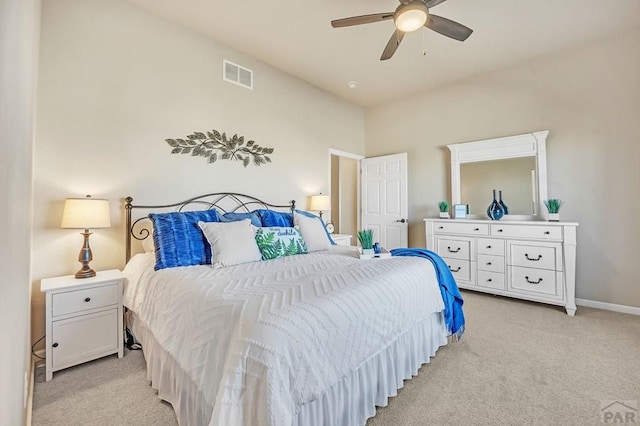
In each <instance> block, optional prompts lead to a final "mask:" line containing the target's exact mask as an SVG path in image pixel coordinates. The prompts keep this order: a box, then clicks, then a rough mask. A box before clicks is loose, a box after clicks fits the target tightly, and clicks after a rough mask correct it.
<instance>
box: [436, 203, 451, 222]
mask: <svg viewBox="0 0 640 426" xmlns="http://www.w3.org/2000/svg"><path fill="white" fill-rule="evenodd" d="M438 208H439V209H440V219H449V203H448V202H446V201H440V202H439V203H438Z"/></svg>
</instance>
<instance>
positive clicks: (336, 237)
mask: <svg viewBox="0 0 640 426" xmlns="http://www.w3.org/2000/svg"><path fill="white" fill-rule="evenodd" d="M331 238H333V241H334V242H335V243H336V244H337V245H339V246H350V245H351V235H349V234H331Z"/></svg>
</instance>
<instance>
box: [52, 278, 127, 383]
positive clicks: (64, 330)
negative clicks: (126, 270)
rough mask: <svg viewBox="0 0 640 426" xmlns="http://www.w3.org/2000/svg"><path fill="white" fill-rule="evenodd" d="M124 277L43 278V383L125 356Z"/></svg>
mask: <svg viewBox="0 0 640 426" xmlns="http://www.w3.org/2000/svg"><path fill="white" fill-rule="evenodd" d="M123 281H124V275H123V274H122V272H120V271H119V270H117V269H112V270H109V271H102V272H98V273H96V276H95V277H91V278H82V279H77V278H75V277H74V276H73V275H67V276H63V277H55V278H45V279H43V280H42V281H41V283H40V291H42V292H45V293H46V333H47V334H46V336H47V337H46V357H47V359H46V368H47V374H46V380H47V381H49V380H51V379H52V378H53V372H54V371H58V370H62V369H64V368H68V367H71V366H74V365H77V364H81V363H83V362H87V361H91V360H94V359H96V358H101V357H103V356H107V355H111V354H114V353H117V354H118V358H122V356H123V355H124V342H123V335H122V291H123Z"/></svg>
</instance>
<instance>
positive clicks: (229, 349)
mask: <svg viewBox="0 0 640 426" xmlns="http://www.w3.org/2000/svg"><path fill="white" fill-rule="evenodd" d="M153 264H154V259H153V256H152V255H149V254H146V255H137V256H135V257H134V258H133V259H132V260H131V261H130V262H129V264H128V265H127V267H126V268H125V274H126V276H127V278H128V285H127V289H126V293H125V297H124V303H125V306H127V307H128V308H129V309H131V310H133V311H134V312H135V313H136V314H137V316H138V318H139V319H140V320H141V321H142V322H143V323H144V325H145V326H146V327H147V328H148V329H149V330H150V331H151V332H152V333H153V334H154V336H155V339H156V340H157V342H158V343H159V344H160V345H162V346H163V347H164V348H165V350H166V351H167V352H168V353H169V354H170V355H171V356H172V357H173V358H174V359H175V360H176V361H177V362H178V363H179V364H180V367H181V369H182V370H184V371H185V372H186V373H187V374H188V375H189V376H190V377H191V379H192V380H193V382H194V383H195V384H196V385H197V386H198V387H199V389H200V390H201V392H202V394H203V396H204V398H205V400H206V401H208V402H209V403H210V404H211V405H213V407H214V410H213V413H212V414H211V421H210V425H225V426H233V425H258V426H262V425H269V426H276V425H290V424H292V420H293V418H294V417H295V416H296V414H297V413H298V412H299V411H300V409H301V407H302V406H303V404H305V403H307V402H309V401H312V400H314V398H316V397H317V396H318V395H321V394H322V393H323V392H324V391H325V390H327V389H328V388H329V387H330V386H332V385H333V384H334V383H336V382H337V381H338V380H340V378H341V377H343V376H344V375H345V374H347V373H348V372H349V371H353V370H355V369H357V368H358V367H359V366H360V365H361V364H362V363H364V362H365V361H367V360H368V359H369V358H371V357H372V356H375V355H376V354H378V353H379V352H380V351H382V350H383V349H384V348H386V347H387V346H388V345H389V344H391V343H392V342H393V341H394V340H395V339H396V338H398V336H400V335H402V333H404V332H405V331H406V330H408V329H410V328H411V327H412V326H413V325H415V324H416V323H417V322H420V321H424V320H425V319H426V318H427V317H429V316H430V315H431V314H432V313H434V312H439V311H442V310H443V308H444V305H443V302H442V298H441V296H440V290H439V288H438V285H437V282H436V277H435V271H434V269H433V266H432V265H431V263H430V262H429V261H426V260H424V259H419V258H414V257H394V258H391V259H384V260H379V259H376V260H369V261H363V260H359V259H357V257H356V255H355V253H354V252H353V251H352V250H351V248H348V247H347V248H343V247H337V248H334V249H332V250H330V251H327V252H317V253H311V254H307V255H298V256H290V257H285V258H280V259H275V260H270V261H262V262H254V263H247V264H243V265H238V266H233V267H227V268H222V269H213V268H212V267H211V266H208V265H207V266H192V267H184V268H171V269H164V270H161V271H153Z"/></svg>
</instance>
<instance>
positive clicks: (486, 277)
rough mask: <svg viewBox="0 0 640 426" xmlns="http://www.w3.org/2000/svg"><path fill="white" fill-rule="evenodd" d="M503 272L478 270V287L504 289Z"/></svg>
mask: <svg viewBox="0 0 640 426" xmlns="http://www.w3.org/2000/svg"><path fill="white" fill-rule="evenodd" d="M504 283H505V281H504V273H498V272H489V271H478V287H484V288H493V289H497V290H505V285H504Z"/></svg>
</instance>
